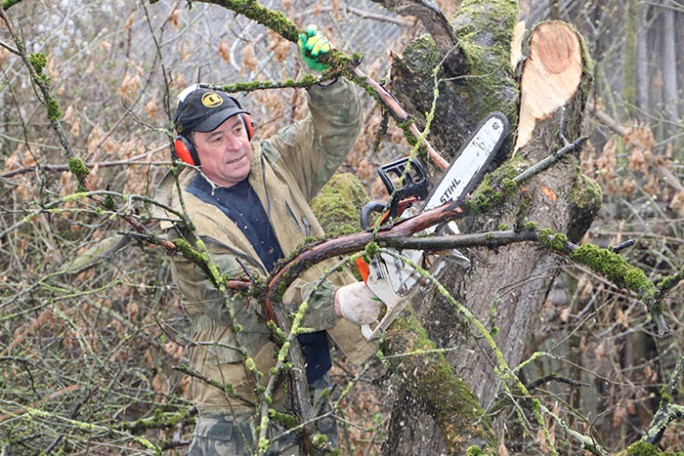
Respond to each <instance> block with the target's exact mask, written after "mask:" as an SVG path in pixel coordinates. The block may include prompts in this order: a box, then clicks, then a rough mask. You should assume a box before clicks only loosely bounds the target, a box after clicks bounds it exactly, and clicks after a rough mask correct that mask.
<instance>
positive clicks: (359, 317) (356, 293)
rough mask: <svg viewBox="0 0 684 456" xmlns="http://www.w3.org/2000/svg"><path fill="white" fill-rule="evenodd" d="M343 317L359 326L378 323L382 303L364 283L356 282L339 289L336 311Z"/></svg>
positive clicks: (336, 298)
mask: <svg viewBox="0 0 684 456" xmlns="http://www.w3.org/2000/svg"><path fill="white" fill-rule="evenodd" d="M338 309H339V312H338V316H341V317H343V318H345V319H347V320H349V321H351V322H352V323H356V324H357V325H368V324H370V323H374V322H376V321H378V315H379V314H380V310H381V309H382V301H381V300H380V299H378V298H377V297H376V296H375V294H374V293H373V292H372V291H371V290H370V288H368V287H367V286H366V284H365V283H363V282H354V283H352V284H349V285H345V286H343V287H340V288H338V289H337V292H336V293H335V310H336V311H337V310H338Z"/></svg>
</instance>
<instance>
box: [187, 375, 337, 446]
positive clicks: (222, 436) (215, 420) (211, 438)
mask: <svg viewBox="0 0 684 456" xmlns="http://www.w3.org/2000/svg"><path fill="white" fill-rule="evenodd" d="M329 385H330V381H329V379H328V375H327V374H326V375H324V376H323V377H321V378H320V379H318V380H316V381H314V382H313V383H312V384H311V385H309V389H310V392H311V396H312V399H313V404H314V407H317V409H318V412H319V413H318V414H319V416H320V415H324V414H326V413H327V412H329V411H330V410H331V407H330V402H329V401H327V400H325V399H322V395H323V393H324V392H325V391H326V390H327V389H328V387H329ZM255 419H256V417H255V416H254V415H253V414H248V415H202V416H200V418H199V419H198V420H197V425H196V426H195V432H194V436H193V439H192V443H191V444H190V449H189V452H188V456H249V455H251V454H255V453H256V444H255V442H254V429H255ZM316 424H317V427H318V431H319V432H320V433H321V434H324V435H325V436H327V437H328V442H330V444H331V445H332V448H337V446H338V443H339V441H338V436H337V422H336V421H335V418H334V417H332V416H327V417H325V418H322V419H319V420H317V421H316ZM285 431H286V429H285V428H284V427H282V426H280V425H278V424H276V423H271V424H270V426H269V430H268V438H269V439H270V442H269V444H270V445H269V447H268V450H267V452H266V456H299V455H300V451H299V439H298V438H297V436H296V435H295V434H294V433H289V434H286V435H283V434H284V433H285ZM279 436H280V437H279ZM274 439H275V440H274Z"/></svg>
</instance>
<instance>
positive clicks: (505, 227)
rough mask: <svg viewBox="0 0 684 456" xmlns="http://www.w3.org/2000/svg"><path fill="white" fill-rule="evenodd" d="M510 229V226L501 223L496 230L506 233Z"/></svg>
mask: <svg viewBox="0 0 684 456" xmlns="http://www.w3.org/2000/svg"><path fill="white" fill-rule="evenodd" d="M508 228H509V226H508V225H506V224H505V223H499V224H498V225H497V227H496V229H497V230H499V231H506V230H507V229H508Z"/></svg>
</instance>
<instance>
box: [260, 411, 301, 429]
mask: <svg viewBox="0 0 684 456" xmlns="http://www.w3.org/2000/svg"><path fill="white" fill-rule="evenodd" d="M268 416H270V417H271V419H272V420H273V421H275V422H276V423H279V424H281V425H282V426H284V427H285V428H286V429H292V428H294V427H296V426H299V420H298V419H297V417H296V416H295V415H291V414H289V413H282V412H279V411H277V410H274V409H268Z"/></svg>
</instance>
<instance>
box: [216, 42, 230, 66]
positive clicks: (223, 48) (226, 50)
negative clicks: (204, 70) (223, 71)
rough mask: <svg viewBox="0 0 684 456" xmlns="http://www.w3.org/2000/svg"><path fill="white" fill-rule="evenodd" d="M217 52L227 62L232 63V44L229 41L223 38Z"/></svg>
mask: <svg viewBox="0 0 684 456" xmlns="http://www.w3.org/2000/svg"><path fill="white" fill-rule="evenodd" d="M216 52H217V53H218V55H219V57H221V60H223V61H224V62H225V63H230V46H229V45H228V43H226V40H224V39H221V42H220V43H219V45H218V49H216Z"/></svg>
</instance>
